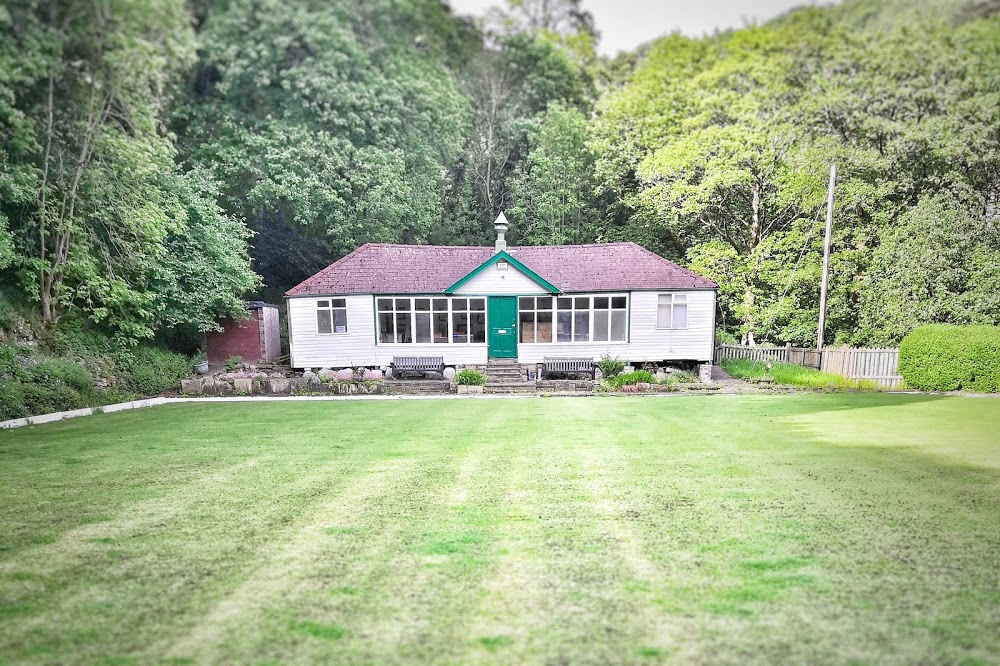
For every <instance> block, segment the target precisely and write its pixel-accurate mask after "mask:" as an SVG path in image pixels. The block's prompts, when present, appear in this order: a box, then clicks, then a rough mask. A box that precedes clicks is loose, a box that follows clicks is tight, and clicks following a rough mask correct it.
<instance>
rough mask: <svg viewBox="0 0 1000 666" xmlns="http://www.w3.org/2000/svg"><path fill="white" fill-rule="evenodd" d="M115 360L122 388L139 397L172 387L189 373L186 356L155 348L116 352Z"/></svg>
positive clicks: (137, 348)
mask: <svg viewBox="0 0 1000 666" xmlns="http://www.w3.org/2000/svg"><path fill="white" fill-rule="evenodd" d="M116 361H117V362H118V370H119V381H120V382H121V384H122V386H123V388H125V390H126V391H129V392H132V393H136V394H138V395H143V396H146V395H156V394H157V393H163V392H164V391H168V390H172V389H176V388H178V387H179V386H180V383H181V380H182V379H184V378H185V377H187V376H188V375H189V374H190V373H191V364H190V363H189V362H188V359H187V358H185V357H184V356H182V355H181V354H175V353H173V352H169V351H166V350H164V349H157V348H155V347H136V348H135V349H130V350H128V351H123V352H119V353H118V354H117V355H116Z"/></svg>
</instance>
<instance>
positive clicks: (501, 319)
mask: <svg viewBox="0 0 1000 666" xmlns="http://www.w3.org/2000/svg"><path fill="white" fill-rule="evenodd" d="M487 320H488V322H487V323H488V328H489V332H490V337H489V341H490V358H517V297H516V296H490V299H489V304H488V306H487Z"/></svg>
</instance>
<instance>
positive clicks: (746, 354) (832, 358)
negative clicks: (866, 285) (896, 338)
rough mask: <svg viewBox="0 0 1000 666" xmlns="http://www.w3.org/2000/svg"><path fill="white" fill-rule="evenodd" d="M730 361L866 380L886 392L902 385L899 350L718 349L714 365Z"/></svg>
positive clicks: (866, 348) (737, 347)
mask: <svg viewBox="0 0 1000 666" xmlns="http://www.w3.org/2000/svg"><path fill="white" fill-rule="evenodd" d="M728 359H746V360H748V361H762V362H768V361H771V362H780V363H795V364H796V365H801V366H804V367H807V368H816V369H817V370H820V371H822V372H829V373H832V374H835V375H840V376H841V377H847V378H848V379H865V380H868V381H871V382H874V383H876V384H878V385H879V386H881V387H883V388H894V387H897V386H901V385H902V383H903V378H902V377H901V376H900V375H899V370H898V367H899V350H898V349H895V348H884V349H876V348H871V347H864V348H855V347H824V348H823V349H822V350H819V349H806V348H803V347H792V346H785V347H744V346H742V345H719V346H718V347H716V350H715V362H716V363H719V362H721V361H725V360H728Z"/></svg>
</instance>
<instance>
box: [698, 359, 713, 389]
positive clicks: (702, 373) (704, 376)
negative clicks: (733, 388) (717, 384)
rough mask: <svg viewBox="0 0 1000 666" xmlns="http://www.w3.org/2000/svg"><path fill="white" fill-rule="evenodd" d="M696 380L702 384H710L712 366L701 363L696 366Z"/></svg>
mask: <svg viewBox="0 0 1000 666" xmlns="http://www.w3.org/2000/svg"><path fill="white" fill-rule="evenodd" d="M698 379H700V380H701V383H702V384H711V383H712V364H711V363H702V364H701V365H699V366H698Z"/></svg>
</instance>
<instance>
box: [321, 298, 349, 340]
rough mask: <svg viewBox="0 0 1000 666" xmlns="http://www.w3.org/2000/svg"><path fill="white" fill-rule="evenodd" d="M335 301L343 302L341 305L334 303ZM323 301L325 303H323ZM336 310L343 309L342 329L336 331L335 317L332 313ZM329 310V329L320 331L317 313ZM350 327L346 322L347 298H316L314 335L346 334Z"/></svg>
mask: <svg viewBox="0 0 1000 666" xmlns="http://www.w3.org/2000/svg"><path fill="white" fill-rule="evenodd" d="M337 302H340V303H343V305H336V303H337ZM324 303H325V304H326V305H324ZM337 310H343V312H344V330H343V331H339V332H338V331H337V318H336V317H335V316H334V313H335V312H336V311H337ZM320 312H329V313H330V330H329V331H321V330H319V313H320ZM349 330H350V328H349V326H348V323H347V299H346V298H333V297H330V298H319V299H316V335H347V334H348V332H349Z"/></svg>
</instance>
